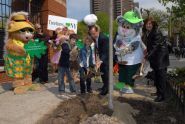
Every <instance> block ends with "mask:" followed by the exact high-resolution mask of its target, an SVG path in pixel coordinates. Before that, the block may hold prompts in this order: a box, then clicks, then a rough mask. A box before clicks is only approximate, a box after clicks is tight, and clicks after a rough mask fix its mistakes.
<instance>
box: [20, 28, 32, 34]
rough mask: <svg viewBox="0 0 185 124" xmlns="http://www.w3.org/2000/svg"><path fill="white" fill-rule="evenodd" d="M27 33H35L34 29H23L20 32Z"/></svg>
mask: <svg viewBox="0 0 185 124" xmlns="http://www.w3.org/2000/svg"><path fill="white" fill-rule="evenodd" d="M25 32H30V33H33V32H34V31H33V29H31V28H30V29H21V30H20V33H25Z"/></svg>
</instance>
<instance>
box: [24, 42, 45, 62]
mask: <svg viewBox="0 0 185 124" xmlns="http://www.w3.org/2000/svg"><path fill="white" fill-rule="evenodd" d="M24 49H25V50H26V52H27V53H28V54H29V55H30V57H32V58H33V57H37V58H41V55H43V54H45V52H46V49H47V47H46V45H45V44H44V41H40V42H39V39H35V40H34V41H29V42H28V43H27V44H26V45H24Z"/></svg>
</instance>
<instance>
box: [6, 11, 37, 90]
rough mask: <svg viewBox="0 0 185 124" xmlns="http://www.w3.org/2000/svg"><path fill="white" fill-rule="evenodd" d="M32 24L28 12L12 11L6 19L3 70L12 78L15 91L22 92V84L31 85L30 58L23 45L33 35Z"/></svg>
mask: <svg viewBox="0 0 185 124" xmlns="http://www.w3.org/2000/svg"><path fill="white" fill-rule="evenodd" d="M34 30H35V29H34V26H33V24H32V23H31V22H29V20H28V13H26V12H16V13H12V14H11V16H10V18H9V19H8V21H7V27H6V39H5V50H6V54H5V56H4V59H5V71H6V74H7V75H8V76H9V77H12V78H14V79H15V80H14V81H13V87H14V92H15V93H20V92H21V93H22V92H24V91H25V90H26V89H27V88H26V89H24V88H23V86H26V85H29V86H31V84H32V80H31V73H32V60H31V59H30V56H29V54H28V53H26V50H25V48H24V45H25V44H26V43H28V41H29V40H31V39H32V38H33V36H34Z"/></svg>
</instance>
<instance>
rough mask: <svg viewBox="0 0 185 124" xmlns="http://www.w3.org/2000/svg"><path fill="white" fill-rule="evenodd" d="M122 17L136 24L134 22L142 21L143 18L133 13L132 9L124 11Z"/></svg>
mask: <svg viewBox="0 0 185 124" xmlns="http://www.w3.org/2000/svg"><path fill="white" fill-rule="evenodd" d="M123 19H125V20H127V21H128V22H130V23H132V24H136V23H139V22H141V21H143V19H140V18H138V16H137V15H136V13H134V12H133V11H128V12H126V13H125V14H124V15H123Z"/></svg>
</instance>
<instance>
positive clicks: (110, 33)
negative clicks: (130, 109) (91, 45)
mask: <svg viewBox="0 0 185 124" xmlns="http://www.w3.org/2000/svg"><path fill="white" fill-rule="evenodd" d="M109 9H110V10H109V14H110V16H109V36H110V37H109V108H110V109H112V110H113V98H112V93H113V71H112V70H113V45H112V44H113V43H112V41H113V37H112V34H113V25H112V23H113V0H110V7H109Z"/></svg>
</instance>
